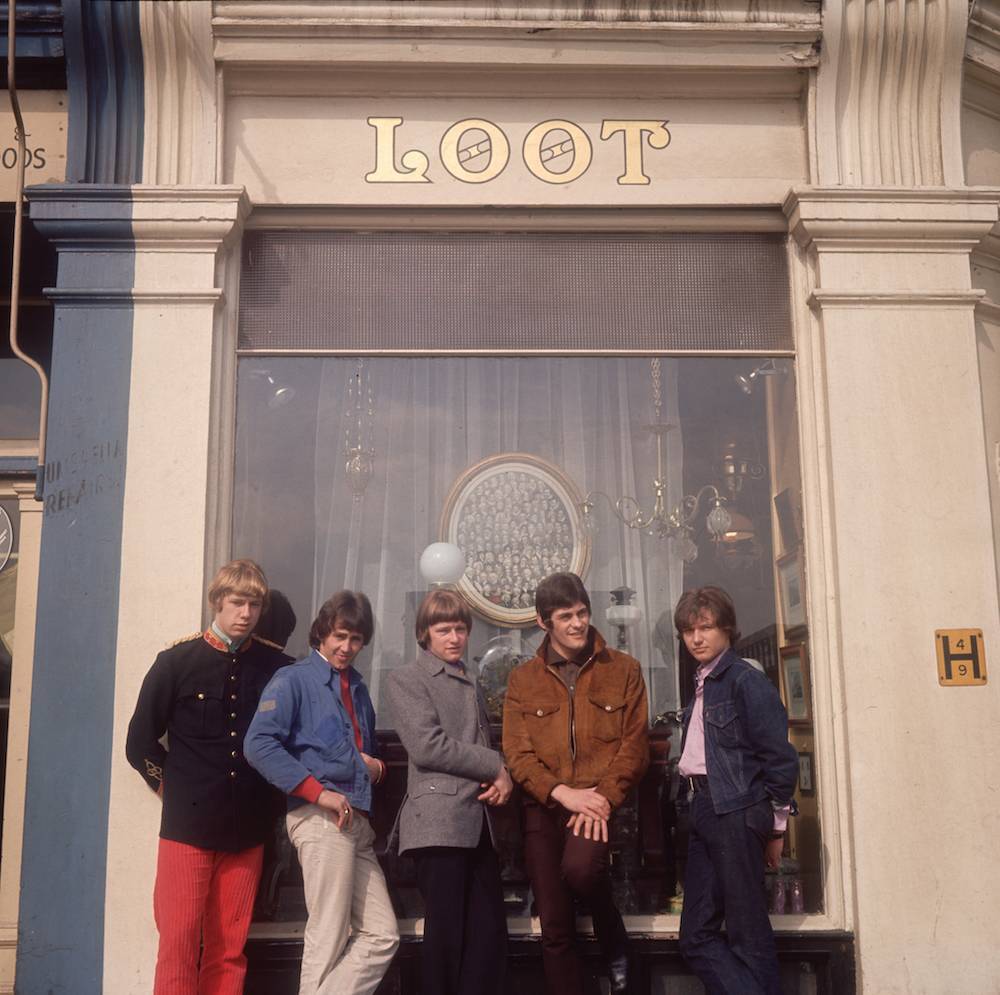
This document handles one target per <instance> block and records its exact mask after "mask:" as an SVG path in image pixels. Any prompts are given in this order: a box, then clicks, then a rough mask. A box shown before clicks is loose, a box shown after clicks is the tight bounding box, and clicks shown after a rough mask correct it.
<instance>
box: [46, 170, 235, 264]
mask: <svg viewBox="0 0 1000 995" xmlns="http://www.w3.org/2000/svg"><path fill="white" fill-rule="evenodd" d="M27 197H28V200H29V202H30V205H31V221H32V224H34V225H35V226H36V227H37V228H38V229H39V230H40V231H41V232H42V233H43V234H45V235H46V236H48V237H49V238H50V239H51V240H52V241H53V242H54V243H55V244H56V246H57V247H58V248H59V249H60V250H66V249H83V248H87V249H94V248H97V247H102V248H107V247H109V246H110V245H114V244H115V243H119V242H120V243H124V244H123V246H122V247H123V248H124V247H127V248H128V249H130V250H133V249H134V250H136V251H142V250H144V249H156V248H163V249H169V248H177V249H186V248H188V249H193V248H211V249H213V250H214V249H215V248H217V247H218V246H219V245H221V244H222V243H223V242H224V241H226V240H227V239H228V238H229V237H231V236H232V235H234V234H236V233H237V232H238V231H239V230H240V229H241V228H242V226H243V223H244V222H245V221H246V218H247V216H248V215H249V213H250V200H249V198H248V197H247V195H246V191H245V190H244V188H243V187H241V186H209V187H200V186H199V187H185V186H149V185H136V186H129V187H122V186H112V185H103V184H97V183H93V184H90V183H88V184H85V185H84V184H74V183H46V184H41V185H39V186H34V187H29V188H28V190H27Z"/></svg>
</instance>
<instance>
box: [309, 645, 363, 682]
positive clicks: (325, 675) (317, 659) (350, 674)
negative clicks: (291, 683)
mask: <svg viewBox="0 0 1000 995" xmlns="http://www.w3.org/2000/svg"><path fill="white" fill-rule="evenodd" d="M303 662H304V663H306V664H307V665H308V666H310V667H312V668H313V669H314V670H315V672H316V676H317V677H318V678H319V679H320V680H321V681H322V682H323V683H324V684H329V685H331V687H332V686H333V680H334V677H336V679H337V687H340V675H341V673H345V674H347V680H348V683H350V684H351V685H352V686H353V685H354V684H356V683H357V681H358V680H360V675H359V674H358V672H357V671H356V670H355V669H354V667H352V666H348V667H347V668H346V670H344V671H340V670H338V669H337V668H336V667H335V666H334V665H333V664H332V663H330V661H329V660H327V658H326V657H325V656H323V654H322V653H320V651H319V650H318V649H314V650H313V651H312V653H310V654H309V656H307V657H306V659H305V660H304V661H303Z"/></svg>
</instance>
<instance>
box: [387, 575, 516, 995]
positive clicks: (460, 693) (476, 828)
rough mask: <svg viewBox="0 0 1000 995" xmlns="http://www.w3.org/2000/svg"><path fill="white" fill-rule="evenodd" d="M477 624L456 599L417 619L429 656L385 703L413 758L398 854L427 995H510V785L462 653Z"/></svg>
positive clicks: (427, 603) (446, 598) (424, 608)
mask: <svg viewBox="0 0 1000 995" xmlns="http://www.w3.org/2000/svg"><path fill="white" fill-rule="evenodd" d="M471 627H472V617H471V615H470V614H469V609H468V607H467V606H466V604H465V602H464V601H463V600H462V599H461V598H460V597H459V596H458V595H457V594H456V593H455V592H453V591H446V590H437V591H432V592H431V593H430V594H428V595H427V597H426V598H425V599H424V601H423V603H422V604H421V606H420V610H419V611H418V613H417V625H416V629H417V642H418V643H419V644H420V647H421V649H422V650H423V652H422V653H421V654H420V656H419V657H418V658H417V659H416V660H415V661H414V662H413V663H411V664H408V665H407V666H405V667H401V668H400V669H399V670H396V671H393V672H392V673H391V674H390V676H389V680H388V684H387V697H388V704H389V707H390V709H391V710H392V714H393V717H394V719H395V723H396V731H397V732H398V733H399V738H400V740H401V741H402V743H403V746H404V747H406V752H407V754H408V755H409V761H410V762H409V770H408V780H407V794H406V798H405V799H404V801H403V806H402V808H401V809H400V813H399V851H400V853H405V854H408V855H409V856H411V857H412V858H413V859H414V862H415V863H416V867H417V887H418V888H419V889H420V894H421V896H422V897H423V900H424V939H423V948H422V963H421V976H422V986H421V991H422V992H423V995H490V993H498V992H501V991H502V990H503V982H504V974H505V969H506V963H507V917H506V914H505V911H504V905H503V889H502V886H501V883H500V865H499V862H498V860H497V855H496V851H495V849H494V839H493V827H492V824H491V821H490V813H489V807H490V806H495V805H503V804H504V803H505V802H506V801H507V799H508V798H509V797H510V793H511V790H512V788H513V784H512V782H511V779H510V774H509V773H508V772H507V768H506V766H505V765H504V762H503V757H501V755H500V754H499V753H498V752H497V751H496V750H494V749H493V748H492V746H491V744H490V727H489V720H488V718H487V716H486V709H485V706H484V704H483V699H482V695H481V693H480V692H479V688H478V686H477V685H476V683H475V680H474V678H472V677H470V676H469V675H468V674H467V673H466V668H465V664H464V656H465V649H466V646H467V644H468V639H469V629H470V628H471Z"/></svg>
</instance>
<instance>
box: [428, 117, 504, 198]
mask: <svg viewBox="0 0 1000 995" xmlns="http://www.w3.org/2000/svg"><path fill="white" fill-rule="evenodd" d="M469 132H473V134H472V135H471V136H469ZM475 132H479V134H478V135H477V134H475ZM483 135H485V136H486V137H485V138H484V137H483ZM484 157H486V158H484ZM509 159H510V142H508V141H507V136H506V135H505V134H504V133H503V132H502V131H501V130H500V129H499V128H498V127H497V126H496V125H495V124H494V123H493V122H492V121H484V120H483V119H482V118H478V117H470V118H466V119H465V120H464V121H456V122H455V123H454V124H453V125H452V126H451V127H450V128H449V129H448V130H447V131H446V132H445V133H444V135H442V137H441V163H442V165H443V166H444V168H445V169H447V170H448V172H449V173H451V175H452V176H454V177H455V179H456V180H461V181H462V182H463V183H486V182H488V181H489V180H492V179H494V178H496V177H497V176H499V175H500V174H501V173H502V172H503V171H504V170H505V169H506V168H507V162H508V161H509ZM481 162H485V163H486V165H485V166H483V168H482V169H469V168H468V167H469V166H473V165H478V164H479V163H481Z"/></svg>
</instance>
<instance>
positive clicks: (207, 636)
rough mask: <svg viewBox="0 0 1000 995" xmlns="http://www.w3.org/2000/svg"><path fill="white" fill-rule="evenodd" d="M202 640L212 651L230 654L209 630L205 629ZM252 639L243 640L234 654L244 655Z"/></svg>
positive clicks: (224, 645)
mask: <svg viewBox="0 0 1000 995" xmlns="http://www.w3.org/2000/svg"><path fill="white" fill-rule="evenodd" d="M202 638H203V639H204V640H205V642H206V643H208V645H209V646H211V647H212V649H214V650H218V651H219V652H220V653H231V652H232V650H231V649H230V648H229V647H228V646H227V645H226V644H225V643H224V642H223V641H222V640H221V639H220V638H219V637H218V636H217V635H216V634H215V633H214V632H213V631H212V630H211V629H206V630H205V633H204V635H203V636H202ZM252 639H253V636H247V638H246V639H244V640H243V642H242V643H240V645H239V646H238V647H237V649H236V652H237V653H245V652H246V651H247V650H248V649H250V641H251V640H252Z"/></svg>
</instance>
